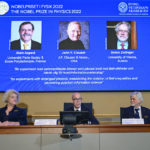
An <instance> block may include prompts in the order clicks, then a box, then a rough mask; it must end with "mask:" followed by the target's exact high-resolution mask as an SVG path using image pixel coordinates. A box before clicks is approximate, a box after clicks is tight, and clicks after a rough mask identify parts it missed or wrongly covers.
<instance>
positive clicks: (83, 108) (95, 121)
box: [66, 104, 99, 124]
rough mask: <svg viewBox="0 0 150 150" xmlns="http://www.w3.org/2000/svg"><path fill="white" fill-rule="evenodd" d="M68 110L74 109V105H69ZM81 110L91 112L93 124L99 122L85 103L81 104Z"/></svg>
mask: <svg viewBox="0 0 150 150" xmlns="http://www.w3.org/2000/svg"><path fill="white" fill-rule="evenodd" d="M66 111H74V107H73V106H72V107H69V108H68V109H66ZM81 111H88V112H89V113H90V114H91V120H90V121H91V124H99V121H98V120H97V119H96V118H95V117H94V115H93V114H92V112H91V111H90V110H89V109H88V108H87V107H85V105H83V104H81Z"/></svg>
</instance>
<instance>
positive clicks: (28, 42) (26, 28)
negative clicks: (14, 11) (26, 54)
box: [10, 22, 41, 50]
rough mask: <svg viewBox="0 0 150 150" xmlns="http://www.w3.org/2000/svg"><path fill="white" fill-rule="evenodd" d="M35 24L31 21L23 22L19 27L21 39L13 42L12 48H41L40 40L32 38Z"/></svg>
mask: <svg viewBox="0 0 150 150" xmlns="http://www.w3.org/2000/svg"><path fill="white" fill-rule="evenodd" d="M33 33H34V25H33V24H32V23H31V22H23V23H22V24H21V25H20V27H19V35H20V39H19V40H15V41H12V42H11V46H10V49H11V50H31V49H41V44H40V43H39V42H36V41H33V40H32V35H33Z"/></svg>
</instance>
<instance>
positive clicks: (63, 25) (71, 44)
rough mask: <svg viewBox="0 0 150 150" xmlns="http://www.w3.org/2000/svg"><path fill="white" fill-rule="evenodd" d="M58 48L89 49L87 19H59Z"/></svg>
mask: <svg viewBox="0 0 150 150" xmlns="http://www.w3.org/2000/svg"><path fill="white" fill-rule="evenodd" d="M59 49H89V24H88V21H80V22H78V21H71V22H69V21H60V22H59Z"/></svg>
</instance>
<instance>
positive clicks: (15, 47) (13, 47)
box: [10, 40, 41, 50]
mask: <svg viewBox="0 0 150 150" xmlns="http://www.w3.org/2000/svg"><path fill="white" fill-rule="evenodd" d="M10 49H11V50H21V45H20V40H15V41H12V42H11V45H10ZM31 49H41V44H40V43H39V42H36V41H33V40H32V41H31Z"/></svg>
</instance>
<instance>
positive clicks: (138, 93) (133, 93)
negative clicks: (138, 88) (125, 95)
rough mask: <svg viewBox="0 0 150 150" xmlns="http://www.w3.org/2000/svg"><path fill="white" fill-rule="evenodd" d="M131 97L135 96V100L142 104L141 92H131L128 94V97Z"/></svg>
mask: <svg viewBox="0 0 150 150" xmlns="http://www.w3.org/2000/svg"><path fill="white" fill-rule="evenodd" d="M133 95H136V97H137V99H140V100H141V102H143V96H142V93H141V92H132V93H131V94H130V97H131V96H133Z"/></svg>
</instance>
